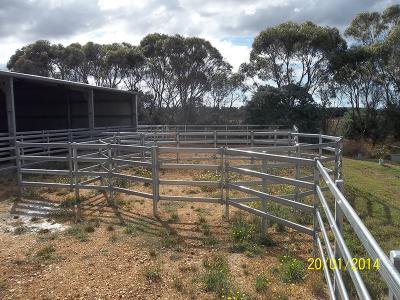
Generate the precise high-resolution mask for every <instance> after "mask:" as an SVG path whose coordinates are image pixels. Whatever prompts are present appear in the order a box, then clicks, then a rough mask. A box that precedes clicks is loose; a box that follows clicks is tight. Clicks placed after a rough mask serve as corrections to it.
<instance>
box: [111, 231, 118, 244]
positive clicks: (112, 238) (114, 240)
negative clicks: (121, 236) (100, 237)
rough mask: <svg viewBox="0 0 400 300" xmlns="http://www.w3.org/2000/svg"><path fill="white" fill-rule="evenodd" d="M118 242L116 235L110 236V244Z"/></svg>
mask: <svg viewBox="0 0 400 300" xmlns="http://www.w3.org/2000/svg"><path fill="white" fill-rule="evenodd" d="M116 241H118V235H116V234H115V233H113V234H112V235H111V236H110V242H112V243H114V242H116Z"/></svg>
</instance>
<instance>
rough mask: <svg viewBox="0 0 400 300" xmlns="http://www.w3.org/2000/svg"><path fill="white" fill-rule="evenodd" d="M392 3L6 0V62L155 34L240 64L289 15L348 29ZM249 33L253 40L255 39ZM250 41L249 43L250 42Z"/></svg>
mask: <svg viewBox="0 0 400 300" xmlns="http://www.w3.org/2000/svg"><path fill="white" fill-rule="evenodd" d="M394 3H395V1H393V0H363V1H348V0H283V1H282V0H168V1H162V0H148V1H144V0H65V1H56V0H19V1H13V0H2V1H0V44H1V47H0V65H1V64H5V63H6V62H7V61H8V59H9V57H10V56H11V55H12V54H13V53H14V52H15V50H16V49H17V48H21V47H22V46H23V45H26V44H28V43H32V42H34V41H35V40H38V39H48V40H50V41H51V42H53V43H63V44H68V43H71V42H80V43H86V42H88V41H94V42H97V43H112V42H123V41H126V42H129V43H132V44H137V43H139V42H140V40H141V39H142V38H143V37H144V36H145V35H146V34H149V33H153V32H161V33H167V34H177V33H179V34H182V35H185V36H200V37H203V38H206V39H208V40H210V41H211V43H212V44H213V45H214V46H215V47H216V48H217V49H219V50H220V52H221V53H222V55H223V56H224V57H225V58H226V59H227V60H228V61H229V62H230V63H231V64H232V65H233V66H234V68H235V69H237V68H238V66H239V65H240V64H241V63H242V62H244V61H246V60H248V55H249V51H250V43H251V38H252V37H254V36H255V35H257V33H258V32H260V30H262V29H264V28H265V27H267V26H272V25H275V24H278V23H281V22H285V21H288V20H292V21H297V22H303V21H305V20H311V21H313V22H316V23H318V24H322V25H330V26H337V27H338V28H340V29H343V28H344V27H345V26H347V25H348V24H349V23H350V21H351V19H352V18H353V17H354V16H355V15H356V14H357V13H359V12H360V11H365V10H381V9H383V8H384V7H386V6H388V5H390V4H394ZM249 37H250V39H248V38H249ZM244 38H245V39H247V40H248V42H247V43H243V41H242V40H243V39H244Z"/></svg>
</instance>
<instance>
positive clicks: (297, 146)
mask: <svg viewBox="0 0 400 300" xmlns="http://www.w3.org/2000/svg"><path fill="white" fill-rule="evenodd" d="M296 157H298V158H301V148H300V144H296ZM300 167H301V166H300V161H298V160H296V179H297V180H298V179H299V178H300ZM294 200H295V201H299V187H298V186H295V188H294Z"/></svg>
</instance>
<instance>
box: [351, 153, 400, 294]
mask: <svg viewBox="0 0 400 300" xmlns="http://www.w3.org/2000/svg"><path fill="white" fill-rule="evenodd" d="M343 174H344V183H345V196H346V198H347V199H348V200H349V202H350V203H351V205H352V206H353V208H354V209H355V211H356V212H357V213H358V215H359V216H360V218H361V219H362V220H363V222H364V224H365V225H366V227H367V228H368V229H369V230H370V232H371V233H372V235H373V236H374V237H375V239H376V240H377V241H378V243H379V245H380V246H381V247H382V248H383V250H384V252H385V253H386V254H389V251H390V250H394V249H400V231H399V228H400V165H386V166H380V165H379V164H378V162H377V160H374V161H364V160H354V159H346V158H345V159H344V160H343ZM345 239H346V242H347V244H348V246H349V249H350V251H351V252H352V254H353V256H354V257H369V256H368V254H367V253H366V251H365V250H364V248H363V247H362V245H361V243H360V241H359V240H358V238H357V237H356V236H355V234H354V232H353V231H352V230H351V228H350V226H349V225H347V224H346V223H345ZM361 275H362V276H363V277H364V278H365V281H366V284H367V287H368V289H369V291H370V293H371V296H372V298H374V299H380V298H383V297H384V294H385V293H386V292H387V291H386V287H385V284H384V283H383V282H382V281H381V280H380V276H379V274H378V273H377V272H376V271H375V270H369V271H367V270H366V271H362V272H361ZM350 288H351V289H352V291H353V292H354V288H353V287H350Z"/></svg>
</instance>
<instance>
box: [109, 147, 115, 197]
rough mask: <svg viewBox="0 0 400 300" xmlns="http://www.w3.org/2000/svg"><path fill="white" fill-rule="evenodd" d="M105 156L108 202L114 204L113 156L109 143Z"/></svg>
mask: <svg viewBox="0 0 400 300" xmlns="http://www.w3.org/2000/svg"><path fill="white" fill-rule="evenodd" d="M107 146H108V147H107V158H108V168H107V169H108V172H107V179H108V180H107V181H108V182H107V183H108V199H107V200H108V204H111V205H112V204H114V197H113V194H114V193H113V158H112V154H113V153H112V148H111V144H108V145H107Z"/></svg>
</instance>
